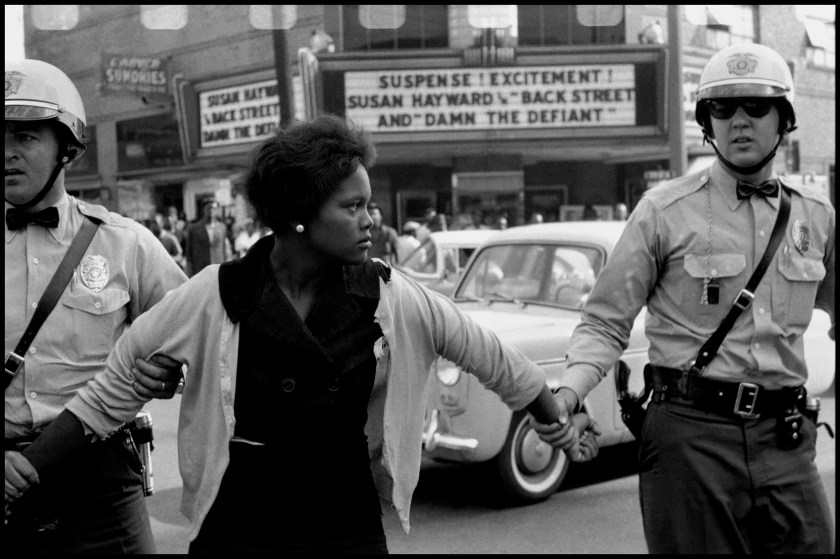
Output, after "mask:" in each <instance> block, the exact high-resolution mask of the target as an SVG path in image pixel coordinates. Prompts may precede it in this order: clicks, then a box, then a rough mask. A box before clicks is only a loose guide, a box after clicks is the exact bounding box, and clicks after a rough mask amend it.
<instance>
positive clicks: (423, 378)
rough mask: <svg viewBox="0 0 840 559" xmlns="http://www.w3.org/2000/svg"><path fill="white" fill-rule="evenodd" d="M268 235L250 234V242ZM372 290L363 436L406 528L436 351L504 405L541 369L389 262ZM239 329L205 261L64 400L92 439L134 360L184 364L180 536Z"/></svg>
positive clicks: (204, 493) (226, 412) (230, 405)
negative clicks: (372, 370)
mask: <svg viewBox="0 0 840 559" xmlns="http://www.w3.org/2000/svg"><path fill="white" fill-rule="evenodd" d="M273 242H274V240H273V239H271V238H268V239H261V240H260V241H258V242H257V244H256V245H254V247H253V248H252V250H254V249H257V250H260V243H273ZM368 265H370V263H368ZM379 293H380V297H379V301H378V303H377V307H376V311H375V312H374V317H375V320H376V323H377V324H378V325H379V327H380V328H381V329H382V334H383V337H382V338H380V339H379V340H377V342H376V343H375V344H374V346H373V352H374V355H375V357H376V377H375V379H374V384H373V389H372V392H371V397H370V402H369V403H368V408H367V416H368V419H367V424H366V425H365V435H366V436H367V440H368V447H369V456H370V467H371V472H372V474H373V478H374V482H375V483H376V487H377V489H378V491H379V495H380V496H382V497H384V498H385V499H388V500H389V501H390V502H391V503H392V504H393V507H394V510H395V511H396V513H397V514H398V515H399V518H400V521H401V523H402V526H403V529H404V530H405V531H406V533H408V529H409V510H410V507H411V497H412V494H413V493H414V488H415V487H416V486H417V482H418V480H419V477H420V460H421V452H422V446H423V445H422V440H421V439H422V434H423V420H424V417H425V412H426V393H427V386H428V382H429V380H430V374H431V373H430V368H431V366H432V363H434V361H435V359H436V357H437V356H438V354H440V355H442V356H444V357H445V358H446V359H449V360H450V361H452V362H454V363H456V364H457V365H459V366H461V367H463V368H464V370H465V371H466V372H468V373H470V374H473V375H475V376H476V377H477V378H478V379H479V380H480V381H481V383H482V384H483V385H484V386H486V387H487V388H488V389H490V390H493V391H494V392H496V393H497V394H498V395H499V396H500V398H501V400H502V401H503V402H504V403H505V404H507V405H508V407H510V408H511V409H513V410H521V409H523V408H524V407H525V406H527V405H528V404H530V403H531V402H533V401H534V399H535V398H536V397H537V396H538V395H539V393H540V391H541V390H542V389H543V387H544V386H545V374H544V373H543V371H542V369H540V368H539V367H538V366H537V365H536V364H534V363H533V362H531V361H529V360H528V359H527V358H526V357H525V356H524V355H523V354H522V352H521V351H520V350H519V349H517V348H515V347H511V346H507V345H503V344H502V343H501V342H500V341H499V339H498V338H497V337H496V335H495V334H493V333H492V332H489V331H487V330H485V329H483V328H481V327H479V326H478V325H477V324H476V323H475V322H473V321H472V320H471V319H470V318H469V317H468V316H466V315H464V314H462V313H460V312H459V311H458V309H457V307H456V305H455V303H454V302H453V301H452V300H451V299H449V298H447V297H444V296H443V295H439V294H437V293H432V292H431V291H429V290H427V289H423V288H422V287H420V286H419V285H418V284H417V283H415V282H414V281H412V280H410V279H408V278H406V277H405V276H403V275H402V274H400V273H399V272H398V271H397V270H392V272H391V281H389V282H387V283H385V282H384V281H383V280H380V284H379ZM240 333H241V324H240V323H234V322H233V321H232V320H231V319H230V317H229V316H228V315H227V313H226V312H225V307H224V305H223V303H222V300H221V296H220V294H219V265H218V264H213V265H211V266H208V267H207V268H205V269H204V270H202V271H201V272H200V273H198V274H197V275H196V276H194V277H193V278H191V279H190V281H188V282H187V283H186V284H184V285H183V286H181V287H180V288H178V289H175V290H173V291H172V292H171V293H169V294H168V295H167V296H166V298H165V299H164V301H163V303H161V304H160V305H157V306H156V307H155V308H154V309H152V310H151V311H150V312H148V313H146V314H144V315H143V316H141V317H140V318H139V319H138V320H137V322H136V323H135V324H134V325H133V326H132V327H131V329H130V330H128V332H126V335H124V336H123V337H122V338H120V340H119V341H118V342H117V344H116V346H115V347H114V351H113V352H112V353H111V355H110V356H109V357H108V361H107V363H106V368H105V370H104V371H103V372H101V373H99V374H97V375H96V377H95V378H94V381H93V382H91V383H89V384H88V385H87V386H84V387H82V389H81V390H79V393H78V394H77V395H76V397H75V398H73V399H72V400H71V401H70V402H69V403H68V404H67V409H68V410H70V411H71V412H72V413H73V414H74V415H76V416H77V417H78V418H79V419H80V420H81V421H82V422H83V423H84V424H85V425H87V426H89V427H90V428H92V429H93V430H94V432H96V433H97V434H98V435H100V436H103V435H106V434H108V433H110V432H111V431H113V430H114V429H115V428H117V427H119V425H120V424H121V423H123V422H125V421H127V420H129V419H131V418H133V417H134V416H135V415H136V413H137V411H139V410H140V409H141V407H142V406H143V404H144V403H145V402H146V401H147V400H146V399H144V398H142V397H141V396H140V395H138V394H137V393H136V392H135V391H134V390H133V389H132V388H131V378H130V373H131V363H132V362H133V360H134V357H135V356H140V355H150V354H155V353H162V354H164V355H168V356H170V357H172V358H173V359H176V360H178V361H180V362H182V363H185V364H186V365H187V366H188V367H189V372H188V373H187V380H186V384H185V386H184V393H183V395H182V397H181V408H180V416H179V420H178V465H179V468H180V472H181V477H182V479H183V482H184V491H183V493H182V497H181V512H182V513H183V514H184V516H186V517H187V518H188V519H189V520H190V522H191V529H190V540H193V539H195V537H196V536H197V534H198V532H199V530H200V529H201V524H202V522H203V521H204V518H205V516H206V515H207V512H208V511H209V510H210V507H211V506H212V504H213V500H214V499H215V497H216V494H217V493H218V490H219V487H220V485H221V483H222V478H223V477H224V474H225V470H226V469H227V467H228V463H229V461H230V453H229V443H230V441H231V439H232V438H233V436H234V429H235V425H236V417H235V413H234V402H235V400H236V387H237V373H238V367H237V365H238V361H239V359H238V357H239V340H240ZM279 358H280V359H282V357H279ZM321 504H322V505H323V512H324V518H325V519H330V514H331V511H332V509H331V503H330V502H324V503H321ZM339 520H340V519H339ZM330 521H332V520H330ZM328 523H329V522H328Z"/></svg>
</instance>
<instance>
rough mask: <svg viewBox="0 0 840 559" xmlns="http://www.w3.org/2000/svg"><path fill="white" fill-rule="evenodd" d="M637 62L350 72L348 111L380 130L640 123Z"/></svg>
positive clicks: (347, 79)
mask: <svg viewBox="0 0 840 559" xmlns="http://www.w3.org/2000/svg"><path fill="white" fill-rule="evenodd" d="M637 102H638V99H637V92H636V71H635V67H634V65H633V64H596V65H569V66H531V67H512V68H460V69H435V70H408V71H348V72H346V73H345V74H344V103H345V111H346V115H347V116H348V117H349V118H351V119H353V120H355V121H356V122H358V123H359V124H361V125H363V126H364V127H365V128H367V129H368V130H370V131H372V132H376V133H382V134H387V133H391V132H440V131H446V130H462V131H463V130H476V131H478V130H518V129H554V128H572V127H615V126H636V125H637V124H639V123H638V122H637Z"/></svg>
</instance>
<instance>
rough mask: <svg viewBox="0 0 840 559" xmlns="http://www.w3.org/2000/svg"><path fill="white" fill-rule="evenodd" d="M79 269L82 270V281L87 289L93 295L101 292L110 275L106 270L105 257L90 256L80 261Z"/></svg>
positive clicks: (106, 262)
mask: <svg viewBox="0 0 840 559" xmlns="http://www.w3.org/2000/svg"><path fill="white" fill-rule="evenodd" d="M80 267H81V269H82V281H83V282H84V284H85V285H86V286H87V287H88V289H90V290H91V291H93V292H94V293H99V292H100V291H102V288H104V287H105V284H106V283H108V276H109V273H110V272H109V270H108V261H107V260H105V257H104V256H99V255H98V254H91V255H90V256H87V257H85V259H84V260H82V264H81V266H80Z"/></svg>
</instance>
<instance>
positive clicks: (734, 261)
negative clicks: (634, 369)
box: [537, 44, 836, 554]
mask: <svg viewBox="0 0 840 559" xmlns="http://www.w3.org/2000/svg"><path fill="white" fill-rule="evenodd" d="M793 97H794V90H793V80H792V78H791V74H790V70H789V69H788V65H787V63H786V62H785V60H784V59H783V58H782V57H781V56H779V54H778V53H776V52H775V51H773V50H772V49H770V48H768V47H765V46H762V45H757V44H739V45H733V46H730V47H727V48H725V49H723V50H721V51H719V52H718V53H717V54H715V55H714V56H712V58H711V59H710V60H709V62H708V63H707V64H706V67H705V68H704V69H703V72H702V73H701V75H700V82H699V87H698V91H697V104H696V111H695V112H696V118H697V122H698V123H699V124H700V126H701V127H702V129H703V132H704V134H705V137H706V139H707V140H708V141H709V143H710V144H711V145H712V147H713V148H714V149H715V152H716V153H717V159H716V161H715V162H714V164H713V165H712V167H711V168H710V169H707V170H703V171H701V172H698V173H694V174H691V175H688V176H685V177H682V178H678V179H674V180H670V181H667V182H665V183H664V184H662V185H661V186H658V187H656V188H654V189H652V190H649V191H648V192H646V193H645V196H644V197H643V198H642V200H641V201H640V202H639V204H638V205H637V206H636V209H635V210H633V213H632V214H631V215H630V218H629V219H628V221H627V226H626V228H625V230H624V233H623V235H622V237H621V239H620V240H619V241H618V244H617V245H616V247H615V250H614V251H613V253H612V255H611V256H610V258H609V260H608V261H607V263H606V265H605V267H604V269H603V270H602V271H601V274H600V275H599V277H598V280H597V282H596V284H595V287H594V288H593V290H592V292H591V293H590V294H589V299H588V301H587V303H586V305H585V307H584V308H583V318H582V321H581V323H580V325H579V326H578V327H577V328H576V329H575V331H574V334H573V336H572V340H571V342H570V350H569V353H568V356H567V366H566V370H565V373H564V375H563V377H562V379H561V383H560V386H561V388H560V395H561V396H562V399H563V400H564V404H565V405H561V407H563V408H565V409H569V410H573V409H575V408H576V407H577V406H578V405H579V403H580V402H582V401H583V399H584V398H585V397H586V395H587V394H588V393H589V391H590V390H591V389H592V388H594V386H595V385H596V384H597V383H598V382H599V381H600V380H601V379H602V378H604V376H605V375H606V372H607V371H608V370H610V369H611V368H612V367H613V365H614V364H615V362H616V360H617V359H618V358H619V356H620V355H621V352H622V350H623V349H624V348H625V347H627V343H628V335H629V333H630V329H631V327H632V325H633V321H634V319H635V318H636V316H637V314H638V313H639V311H640V310H641V309H642V307H644V306H645V305H647V319H646V321H645V325H646V328H645V331H646V335H647V338H648V340H649V341H650V350H649V359H650V363H651V365H650V366H649V368H648V369H647V374H646V376H649V377H650V385H649V386H650V388H651V389H652V391H653V397H652V401H651V402H650V403H649V404H648V408H647V412H646V414H645V417H644V425H643V428H642V431H641V440H640V447H639V463H640V475H639V489H640V497H641V508H642V519H643V524H644V531H645V538H646V540H647V545H648V549H649V550H650V552H651V553H668V554H677V553H686V554H707V553H733V554H744V553H789V554H802V553H826V554H832V553H834V537H833V534H834V522H833V521H832V518H831V511H830V509H829V506H828V502H827V499H826V495H825V490H824V489H823V487H822V483H821V481H820V477H819V474H818V472H817V467H816V465H815V463H814V457H815V442H816V425H815V422H814V420H813V418H808V414H807V409H806V406H805V402H806V398H805V388H804V384H805V381H806V380H807V366H806V362H805V355H804V350H803V341H802V335H803V333H804V331H805V329H806V328H807V326H808V323H809V322H810V320H811V315H812V312H813V309H814V308H815V307H817V308H821V309H823V310H825V311H826V312H828V313H829V315H830V316H831V324H832V326H831V330H830V332H829V333H828V335H830V336H831V337H832V339H833V338H834V279H835V276H834V262H835V256H834V255H835V248H836V247H835V235H836V218H835V211H834V208H833V206H832V205H831V203H830V202H829V201H828V200H827V199H826V198H825V197H823V196H822V195H820V194H817V193H814V192H812V191H810V190H807V189H804V188H803V189H800V188H799V187H797V186H794V185H792V184H788V183H786V182H781V183H780V181H779V179H778V177H777V176H776V175H775V173H774V172H773V157H774V156H775V154H776V149H777V148H778V146H779V144H780V143H781V142H782V140H783V139H784V138H785V136H786V135H788V134H789V133H791V132H792V131H793V130H794V129H795V123H796V115H795V112H794V108H793ZM780 187H781V188H780ZM785 208H789V212H790V217H789V220H788V223H787V225H785V227H784V229H782V230H780V233H781V235H783V237H782V241H781V245H782V248H781V249H779V250H776V252H775V253H771V254H769V257H770V258H772V261H770V262H769V266H768V267H767V269H766V272H765V274H764V277H763V279H762V280H761V282H760V283H759V284H758V287H757V288H754V289H753V291H749V290H747V289H746V285H747V282H748V278H750V276H751V274H752V273H753V270H754V269H755V268H756V267H757V266H758V265H759V261H760V260H762V259H763V254H764V252H765V250H766V249H767V247H768V245H769V244H770V239H771V236H773V237H774V236H775V235H771V232H772V231H774V229H775V227H774V225H775V223H776V222H777V219H779V215H780V214H782V215H783V214H784V213H785V211H784V209H785ZM782 219H783V218H782ZM628 278H630V279H628ZM739 292H740V294H739ZM736 298H737V301H738V305H739V307H740V308H741V309H743V313H742V314H741V315H740V316H738V319H737V321H735V322H734V323H732V327H731V330H729V332H728V334H727V335H726V337H725V338H723V343H722V344H721V345H720V346H719V349H717V350H715V349H714V347H715V346H717V344H715V343H711V345H709V343H710V338H712V335H713V333H715V332H716V330H717V329H718V327H719V325H721V323H722V322H723V320H724V317H726V316H727V315H728V313H730V309H734V310H736V311H737V310H738V308H736V307H733V303H732V302H733V301H735V300H736ZM712 342H714V339H713V340H712ZM701 348H702V351H701ZM707 348H708V349H707ZM537 429H538V430H539V427H537ZM559 433H562V429H561V430H560V431H559ZM546 440H548V441H551V437H546Z"/></svg>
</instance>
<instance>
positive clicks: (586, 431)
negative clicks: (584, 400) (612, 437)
mask: <svg viewBox="0 0 840 559" xmlns="http://www.w3.org/2000/svg"><path fill="white" fill-rule="evenodd" d="M572 422H573V423H574V424H575V429H577V432H578V433H580V437H579V443H580V445H579V447H578V449H577V453H576V454H573V452H574V449H571V450H569V451H567V454H568V456H569V459H570V460H572V461H573V462H589V461H590V460H592V459H593V458H595V457H596V456H598V440H597V439H596V437H597V436H598V435H600V434H601V429H600V428H599V427H598V423H597V422H596V421H595V420H594V419H592V418H591V417H589V416H588V415H587V414H585V413H577V414H575V415H574V416H573V417H572Z"/></svg>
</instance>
